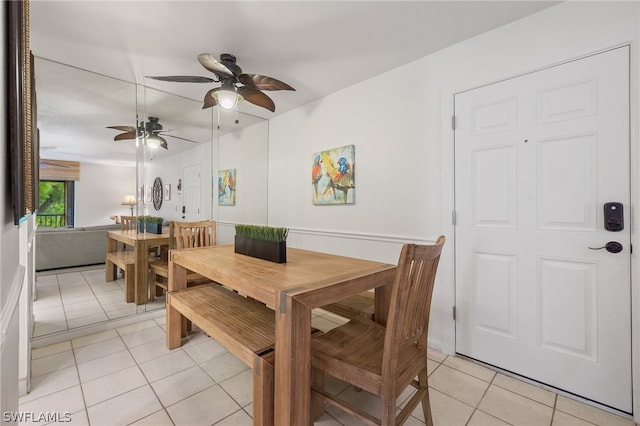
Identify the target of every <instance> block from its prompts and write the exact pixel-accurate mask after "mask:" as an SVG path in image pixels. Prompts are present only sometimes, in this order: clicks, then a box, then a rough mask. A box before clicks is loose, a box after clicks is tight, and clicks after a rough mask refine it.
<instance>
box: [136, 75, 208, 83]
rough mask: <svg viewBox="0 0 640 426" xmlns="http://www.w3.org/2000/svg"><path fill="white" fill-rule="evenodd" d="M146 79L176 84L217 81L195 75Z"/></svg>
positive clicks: (147, 76)
mask: <svg viewBox="0 0 640 426" xmlns="http://www.w3.org/2000/svg"><path fill="white" fill-rule="evenodd" d="M145 78H151V79H153V80H160V81H173V82H176V83H214V82H215V81H216V80H214V79H212V78H209V77H198V76H194V75H167V76H149V75H146V76H145Z"/></svg>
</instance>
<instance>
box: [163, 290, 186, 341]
mask: <svg viewBox="0 0 640 426" xmlns="http://www.w3.org/2000/svg"><path fill="white" fill-rule="evenodd" d="M166 311H167V324H166V329H167V348H169V349H175V348H178V347H180V346H181V345H182V314H180V312H178V311H177V310H176V309H175V308H173V307H172V306H171V297H169V293H167V307H166Z"/></svg>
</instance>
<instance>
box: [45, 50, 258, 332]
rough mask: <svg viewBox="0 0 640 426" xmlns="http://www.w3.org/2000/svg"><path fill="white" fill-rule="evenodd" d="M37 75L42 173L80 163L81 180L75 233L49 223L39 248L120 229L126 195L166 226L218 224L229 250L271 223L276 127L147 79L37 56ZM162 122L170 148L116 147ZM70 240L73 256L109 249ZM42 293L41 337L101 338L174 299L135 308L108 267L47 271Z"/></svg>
mask: <svg viewBox="0 0 640 426" xmlns="http://www.w3.org/2000/svg"><path fill="white" fill-rule="evenodd" d="M35 77H36V91H37V98H38V104H37V105H38V129H39V134H40V158H41V169H42V170H44V169H49V171H52V170H63V171H64V170H66V168H68V167H69V163H71V164H75V163H77V164H78V165H79V177H78V179H77V180H75V181H73V184H72V185H70V186H71V187H72V189H71V190H72V191H73V193H74V196H73V197H72V198H71V204H70V205H68V206H67V209H68V210H71V215H72V217H73V218H74V223H73V227H74V228H73V229H70V228H65V227H64V226H63V227H61V228H59V229H53V228H51V227H49V226H44V225H40V226H39V228H38V231H37V235H36V244H37V246H38V241H40V242H43V241H44V240H45V239H44V238H43V237H44V235H40V234H44V233H51V234H53V235H50V236H51V237H53V238H52V239H51V241H54V244H55V238H56V237H60V236H62V235H63V234H65V233H67V234H68V233H72V232H76V233H79V232H87V231H89V230H92V229H102V228H104V227H111V229H113V228H117V226H116V225H115V222H114V221H113V220H112V219H111V217H113V216H119V215H129V214H130V212H131V210H130V208H129V206H127V205H122V204H121V203H122V201H123V199H124V197H125V195H134V196H135V197H136V200H137V203H136V205H135V206H133V213H134V214H136V215H153V216H160V217H163V218H164V219H165V221H169V220H187V219H196V220H197V219H208V218H212V219H215V220H217V221H218V241H219V243H231V242H232V241H233V233H234V230H233V226H234V225H235V224H236V223H256V224H267V222H268V221H267V211H268V209H267V165H268V162H267V160H268V121H267V120H264V119H262V118H259V117H255V116H251V115H248V114H243V113H240V112H238V113H236V112H234V111H217V109H216V108H211V109H206V110H203V109H202V108H201V102H200V101H196V100H192V99H187V98H184V97H180V96H177V95H174V94H172V93H170V92H168V91H164V90H163V88H151V87H148V86H147V85H146V84H147V83H146V82H145V83H144V84H137V85H136V84H134V83H131V82H126V81H122V80H118V79H114V78H110V77H108V76H105V75H101V74H96V73H93V72H89V71H86V70H82V69H78V68H74V67H71V66H68V65H65V64H61V63H57V62H53V61H50V60H47V59H45V58H41V57H36V58H35ZM156 118H157V122H158V123H159V124H160V125H162V128H163V132H162V133H160V136H161V137H162V138H163V139H164V140H165V141H166V142H167V149H164V148H162V147H159V148H155V149H152V148H151V147H150V146H149V145H145V144H141V143H140V140H136V139H124V140H120V141H114V137H115V136H116V135H118V134H119V133H122V132H120V131H119V130H116V129H109V128H107V127H108V126H137V125H139V124H140V122H142V123H143V125H144V123H147V122H149V121H150V120H151V121H154V120H155V119H156ZM236 120H237V121H238V122H237V123H236ZM232 169H233V170H235V173H236V184H237V186H236V188H235V191H236V194H235V204H233V205H228V204H224V203H223V204H220V202H219V199H218V177H219V174H220V173H219V171H220V170H232ZM45 176H47V175H46V174H45ZM156 178H160V180H161V181H162V202H161V203H160V204H158V203H156V205H154V203H153V193H152V192H151V191H152V186H153V183H154V182H155V181H156ZM42 179H43V178H41V180H42ZM194 187H197V189H194ZM41 195H42V197H46V196H47V193H44V194H41ZM42 197H41V198H42ZM41 201H42V199H41ZM156 207H157V208H156ZM183 208H184V213H183ZM42 216H44V214H43V215H42ZM50 228H51V229H50ZM81 229H83V230H81ZM56 233H58V235H55V234H56ZM104 234H105V233H104V232H103V234H102V235H103V237H102V238H105V237H104ZM68 241H71V240H65V241H63V242H62V244H63V245H64V247H66V250H64V251H65V252H68V255H69V256H74V255H75V254H74V250H75V249H76V248H77V249H78V250H79V252H83V251H86V247H84V248H83V246H82V244H98V245H100V244H103V245H104V246H106V241H105V240H104V239H103V240H100V238H99V237H98V242H97V243H95V242H94V243H92V242H91V238H88V239H85V241H82V240H81V242H80V243H79V244H80V245H79V246H77V247H76V246H74V245H69V244H70V243H69V242H68ZM86 241H88V242H86ZM39 246H40V248H46V247H44V246H45V245H44V244H40V245H39ZM104 246H103V247H104ZM61 248H62V247H61V246H58V250H59V251H61ZM36 264H38V249H37V250H36ZM36 287H37V288H36V289H34V294H35V296H36V300H35V301H34V318H35V326H34V334H33V338H34V340H37V339H41V338H45V339H46V338H49V337H52V336H55V335H62V334H64V333H67V332H70V331H73V332H74V333H75V334H76V335H77V334H78V333H79V332H82V330H87V332H93V331H95V327H93V326H96V325H98V326H99V325H100V324H101V323H105V322H109V321H114V320H120V319H126V318H131V317H132V316H135V315H140V314H142V313H145V312H149V311H151V310H155V309H162V308H164V299H156V300H155V301H153V302H148V303H146V304H144V305H135V304H133V303H126V302H125V301H124V295H123V287H124V280H123V279H122V278H120V277H119V279H118V280H116V282H105V273H104V265H101V264H97V265H93V266H87V267H81V268H74V269H56V270H46V271H40V272H38V273H37V283H36ZM56 337H57V336H56Z"/></svg>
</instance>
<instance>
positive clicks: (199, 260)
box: [167, 245, 396, 426]
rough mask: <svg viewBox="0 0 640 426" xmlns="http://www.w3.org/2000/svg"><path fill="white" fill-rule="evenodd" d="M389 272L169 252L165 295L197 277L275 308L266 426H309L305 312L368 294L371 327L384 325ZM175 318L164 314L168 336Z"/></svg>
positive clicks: (294, 252)
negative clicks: (270, 420)
mask: <svg viewBox="0 0 640 426" xmlns="http://www.w3.org/2000/svg"><path fill="white" fill-rule="evenodd" d="M395 270H396V265H390V264H386V263H381V262H374V261H368V260H362V259H355V258H351V257H344V256H337V255H332V254H327V253H319V252H314V251H308V250H300V249H294V248H288V249H287V262H286V263H274V262H269V261H266V260H261V259H257V258H253V257H250V256H245V255H242V254H237V253H235V252H234V247H233V245H231V246H216V247H203V248H196V249H186V250H172V251H171V252H170V254H169V291H170V292H172V291H177V290H181V289H185V288H186V286H187V283H186V276H187V271H193V272H196V273H198V274H200V275H203V276H205V277H207V278H209V279H211V280H212V281H215V282H217V283H219V284H222V285H224V286H227V287H229V288H231V289H233V290H236V291H238V292H239V293H241V294H245V295H247V296H249V297H252V298H254V299H256V300H259V301H260V302H262V303H265V304H267V305H269V306H272V307H274V308H275V324H276V354H275V390H274V392H275V393H274V395H275V416H274V417H275V418H274V424H276V425H279V426H283V425H293V426H300V425H308V424H311V423H312V421H313V420H312V419H311V411H310V404H311V391H310V386H311V370H310V365H311V333H310V329H311V310H312V309H314V308H318V307H321V306H324V305H327V304H329V303H333V302H336V301H338V300H340V299H343V298H345V297H349V296H352V295H355V294H358V293H360V292H362V291H365V290H368V289H373V288H375V289H376V298H375V299H376V321H380V322H383V323H384V322H386V312H387V306H388V297H389V294H390V287H391V283H392V282H393V278H394V275H395ZM181 321H182V319H181V317H180V315H178V316H177V317H172V318H171V317H170V315H168V314H167V344H169V335H170V334H172V335H173V336H175V335H176V333H180V327H181Z"/></svg>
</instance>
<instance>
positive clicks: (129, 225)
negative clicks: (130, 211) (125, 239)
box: [120, 216, 138, 231]
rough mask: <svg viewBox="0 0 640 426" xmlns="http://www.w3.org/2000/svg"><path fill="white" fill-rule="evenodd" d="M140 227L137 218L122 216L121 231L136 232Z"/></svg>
mask: <svg viewBox="0 0 640 426" xmlns="http://www.w3.org/2000/svg"><path fill="white" fill-rule="evenodd" d="M137 226H138V221H137V218H136V216H120V229H121V230H123V231H135V230H136V228H137Z"/></svg>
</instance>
